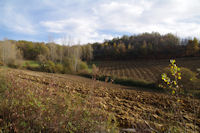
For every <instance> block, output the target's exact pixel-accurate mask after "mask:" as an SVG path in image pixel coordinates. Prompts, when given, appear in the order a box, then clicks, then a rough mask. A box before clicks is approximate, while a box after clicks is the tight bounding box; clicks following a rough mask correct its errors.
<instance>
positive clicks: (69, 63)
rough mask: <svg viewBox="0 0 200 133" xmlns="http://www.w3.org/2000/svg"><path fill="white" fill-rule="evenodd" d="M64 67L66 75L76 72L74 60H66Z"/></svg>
mask: <svg viewBox="0 0 200 133" xmlns="http://www.w3.org/2000/svg"><path fill="white" fill-rule="evenodd" d="M63 66H64V73H72V72H73V71H74V67H73V60H72V59H70V58H65V59H64V60H63Z"/></svg>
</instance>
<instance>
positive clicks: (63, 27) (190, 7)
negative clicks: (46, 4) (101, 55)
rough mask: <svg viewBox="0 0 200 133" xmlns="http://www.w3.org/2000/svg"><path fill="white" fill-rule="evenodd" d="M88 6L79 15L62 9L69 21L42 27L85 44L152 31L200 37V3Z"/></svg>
mask: <svg viewBox="0 0 200 133" xmlns="http://www.w3.org/2000/svg"><path fill="white" fill-rule="evenodd" d="M68 2H69V1H68ZM88 2H89V1H87V2H85V4H84V2H83V1H82V2H81V4H83V5H85V6H83V5H82V6H80V7H79V6H78V7H76V8H77V9H78V11H77V10H67V9H66V10H65V9H63V8H61V9H60V10H59V14H64V13H65V12H67V17H66V18H60V19H59V20H57V19H52V20H45V21H41V23H40V24H41V25H42V26H44V27H46V29H47V30H48V32H51V33H57V34H67V35H70V36H72V38H74V40H80V41H81V42H82V43H86V42H94V41H103V40H104V39H110V38H112V37H113V36H114V34H125V33H129V34H135V33H143V32H152V31H157V32H160V33H161V34H165V33H169V32H170V33H174V34H177V35H179V36H181V37H187V36H197V37H198V36H200V34H199V33H200V32H199V31H200V1H199V0H190V1H188V0H168V1H164V0H163V1H160V0H140V1H138V0H110V1H106V0H101V1H97V2H93V1H92V4H91V5H92V6H90V4H88ZM90 2H91V1H90ZM51 6H52V5H51ZM70 14H73V15H70ZM61 16H63V15H61ZM102 31H104V32H102ZM58 40H59V39H58Z"/></svg>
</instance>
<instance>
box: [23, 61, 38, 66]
mask: <svg viewBox="0 0 200 133" xmlns="http://www.w3.org/2000/svg"><path fill="white" fill-rule="evenodd" d="M27 65H29V66H30V67H39V63H38V62H37V61H34V60H25V61H24V63H23V67H27Z"/></svg>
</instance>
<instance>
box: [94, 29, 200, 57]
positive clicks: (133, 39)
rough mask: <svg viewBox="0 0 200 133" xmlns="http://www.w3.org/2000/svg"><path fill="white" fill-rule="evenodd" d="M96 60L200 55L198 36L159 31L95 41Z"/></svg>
mask: <svg viewBox="0 0 200 133" xmlns="http://www.w3.org/2000/svg"><path fill="white" fill-rule="evenodd" d="M92 46H93V49H94V52H93V54H94V59H95V60H118V59H121V60H124V59H126V60H129V59H161V58H178V57H191V56H200V44H199V41H198V40H197V38H193V39H188V38H184V39H180V38H179V37H177V36H176V35H173V34H171V33H168V34H165V35H161V34H160V33H157V32H152V33H142V34H138V35H132V36H127V35H124V36H122V37H120V38H119V37H117V38H113V39H112V40H105V41H104V42H103V43H93V44H92Z"/></svg>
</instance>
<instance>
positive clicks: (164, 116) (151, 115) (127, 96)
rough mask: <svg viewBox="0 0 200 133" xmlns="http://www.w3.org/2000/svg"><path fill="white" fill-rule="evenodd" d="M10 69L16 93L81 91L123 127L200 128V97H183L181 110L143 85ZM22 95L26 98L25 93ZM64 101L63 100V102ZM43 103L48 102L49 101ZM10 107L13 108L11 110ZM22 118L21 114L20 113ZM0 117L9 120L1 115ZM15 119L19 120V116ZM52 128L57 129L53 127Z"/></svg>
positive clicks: (92, 105) (172, 100)
mask: <svg viewBox="0 0 200 133" xmlns="http://www.w3.org/2000/svg"><path fill="white" fill-rule="evenodd" d="M1 71H2V69H1ZM6 73H7V75H8V77H9V80H10V81H11V83H12V87H13V88H12V89H15V90H16V94H18V93H20V88H25V89H26V90H27V91H28V92H29V91H30V92H31V93H33V94H37V95H38V96H37V97H36V99H37V98H38V97H39V96H40V95H41V96H42V98H50V99H52V98H55V97H56V96H59V95H61V94H60V93H57V91H58V90H61V91H62V92H63V94H62V95H64V94H65V93H64V92H67V93H70V94H72V96H73V95H75V94H78V95H79V96H80V97H82V98H83V99H85V100H86V103H85V104H86V105H87V106H89V107H90V108H91V109H92V110H95V109H100V110H101V111H104V114H107V113H113V114H114V116H115V117H116V119H117V122H118V123H119V127H121V128H134V129H135V130H136V131H137V132H142V133H143V132H150V131H159V132H164V131H167V130H169V129H172V127H174V126H175V127H176V128H175V129H179V128H182V131H183V130H186V131H188V132H193V131H194V132H195V131H196V132H198V131H199V130H200V116H199V113H198V114H197V112H200V101H199V100H197V99H192V98H189V97H188V98H185V97H181V99H180V101H181V102H180V103H179V107H180V108H181V110H180V114H178V112H177V110H176V109H175V108H174V107H175V103H176V100H177V99H176V98H175V97H173V96H170V95H168V94H164V93H157V92H150V91H149V92H148V91H144V90H142V89H141V88H132V87H125V86H120V85H114V84H110V83H105V82H100V81H93V80H91V79H87V78H83V77H79V76H74V75H66V74H65V75H63V74H49V73H42V72H33V71H27V70H17V69H6ZM47 88H50V89H49V91H50V92H49V91H47V90H46V89H47ZM20 97H21V98H22V100H23V97H24V96H20ZM72 99H73V97H72ZM24 100H25V99H24ZM38 100H39V99H38ZM55 102H56V101H55ZM63 102H64V101H62V100H61V101H60V103H61V104H62V103H63ZM42 104H44V105H45V103H42ZM21 106H23V104H19V105H18V108H21ZM59 107H60V106H58V108H59ZM1 111H2V110H1ZM7 111H8V112H12V111H11V110H7ZM27 111H28V110H27ZM14 113H15V112H14ZM57 113H58V112H57ZM60 113H62V111H61V112H60ZM176 113H177V114H176ZM25 115H26V117H27V119H26V120H27V121H28V118H30V119H29V120H31V119H32V117H31V115H30V114H25ZM61 115H62V114H61ZM179 115H181V117H179ZM56 116H57V115H56ZM18 118H21V117H20V116H18ZM36 118H37V117H36ZM0 120H1V121H6V120H5V119H3V118H2V116H1V115H0ZM60 120H62V119H60ZM12 122H13V123H12ZM11 123H12V124H16V123H15V120H13V121H11ZM13 126H14V125H13ZM15 128H17V127H15ZM16 130H17V129H16ZM49 131H56V130H55V129H54V128H52V129H49Z"/></svg>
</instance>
